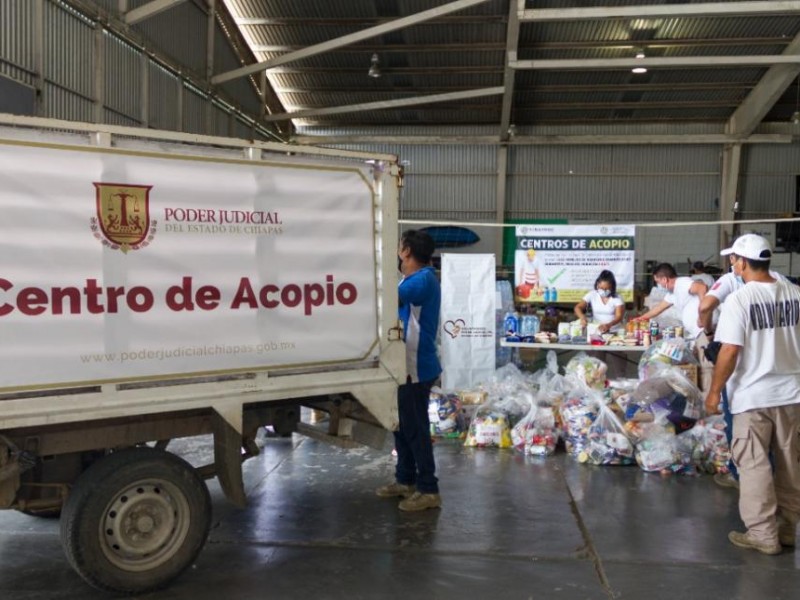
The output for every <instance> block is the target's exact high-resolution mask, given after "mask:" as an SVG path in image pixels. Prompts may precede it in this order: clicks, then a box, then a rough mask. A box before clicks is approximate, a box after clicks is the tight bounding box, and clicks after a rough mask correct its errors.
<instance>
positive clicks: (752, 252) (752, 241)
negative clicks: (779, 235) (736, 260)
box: [720, 233, 772, 260]
mask: <svg viewBox="0 0 800 600" xmlns="http://www.w3.org/2000/svg"><path fill="white" fill-rule="evenodd" d="M720 254H721V255H722V256H727V255H728V254H735V255H736V256H743V257H744V258H749V259H751V260H769V259H770V258H772V250H771V249H770V247H769V242H768V241H767V240H766V239H765V238H763V237H761V236H760V235H756V234H755V233H745V234H744V235H741V236H739V237H738V238H736V241H735V242H733V246H731V247H730V248H725V250H723V251H722V252H720Z"/></svg>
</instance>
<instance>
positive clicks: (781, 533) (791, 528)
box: [778, 515, 797, 548]
mask: <svg viewBox="0 0 800 600" xmlns="http://www.w3.org/2000/svg"><path fill="white" fill-rule="evenodd" d="M796 529H797V523H793V522H791V521H790V520H788V519H787V518H786V517H784V516H782V515H778V541H779V542H780V543H781V546H788V547H790V548H794V534H795V530H796Z"/></svg>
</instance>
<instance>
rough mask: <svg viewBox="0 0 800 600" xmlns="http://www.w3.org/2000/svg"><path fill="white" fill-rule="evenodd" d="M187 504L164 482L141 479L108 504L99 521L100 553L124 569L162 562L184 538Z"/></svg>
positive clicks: (134, 568) (140, 569)
mask: <svg viewBox="0 0 800 600" xmlns="http://www.w3.org/2000/svg"><path fill="white" fill-rule="evenodd" d="M188 512H189V511H188V504H187V502H186V499H185V498H184V497H183V495H182V494H181V493H180V491H179V490H178V489H177V488H176V487H175V486H173V485H172V484H170V483H169V482H167V481H142V482H137V483H135V484H133V485H130V486H129V487H127V488H125V489H124V490H122V491H121V492H120V493H118V494H117V495H116V496H115V497H114V499H113V500H112V501H111V502H110V503H109V504H108V507H107V508H106V511H105V517H104V519H103V520H102V522H101V524H100V525H101V531H100V535H101V540H102V548H103V553H104V554H105V555H106V558H108V559H109V560H110V561H111V562H112V563H113V564H115V565H116V566H118V567H119V568H122V569H125V570H128V571H144V570H147V569H152V568H153V567H154V566H156V565H158V564H160V563H162V562H164V561H166V560H168V559H169V557H170V556H171V555H172V553H173V551H174V550H175V548H177V547H179V546H180V544H181V542H182V541H183V539H184V538H185V537H186V534H187V532H188V528H189V515H188Z"/></svg>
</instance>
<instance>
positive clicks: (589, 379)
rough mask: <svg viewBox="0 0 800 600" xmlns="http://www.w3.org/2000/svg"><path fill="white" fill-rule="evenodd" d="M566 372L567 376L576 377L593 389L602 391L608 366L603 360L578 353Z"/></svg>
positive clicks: (569, 363)
mask: <svg viewBox="0 0 800 600" xmlns="http://www.w3.org/2000/svg"><path fill="white" fill-rule="evenodd" d="M564 370H565V371H566V373H567V374H574V375H576V376H577V377H578V378H579V379H580V380H581V381H584V382H585V383H586V385H588V386H589V387H591V388H598V389H602V388H603V387H605V383H606V371H607V370H608V366H607V365H606V363H604V362H603V361H602V360H600V359H598V358H594V357H593V356H589V355H588V354H586V353H585V352H578V354H576V355H575V356H574V357H572V359H570V361H569V362H568V363H567V366H566V367H565V369H564Z"/></svg>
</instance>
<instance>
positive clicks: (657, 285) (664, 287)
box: [656, 283, 667, 290]
mask: <svg viewBox="0 0 800 600" xmlns="http://www.w3.org/2000/svg"><path fill="white" fill-rule="evenodd" d="M656 289H659V290H665V289H667V286H665V285H662V284H660V283H657V284H656Z"/></svg>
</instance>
